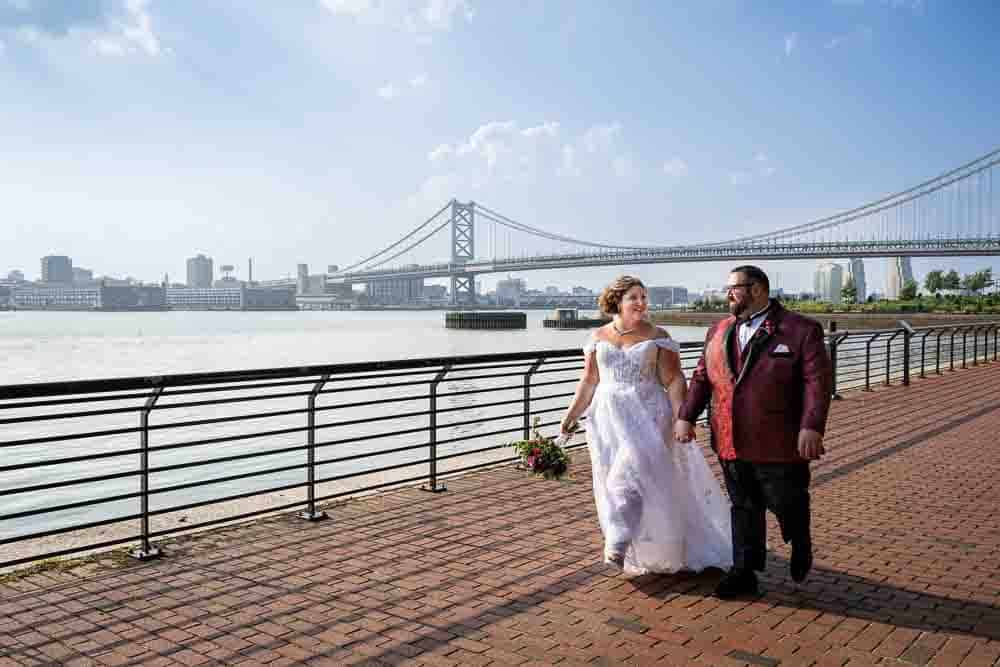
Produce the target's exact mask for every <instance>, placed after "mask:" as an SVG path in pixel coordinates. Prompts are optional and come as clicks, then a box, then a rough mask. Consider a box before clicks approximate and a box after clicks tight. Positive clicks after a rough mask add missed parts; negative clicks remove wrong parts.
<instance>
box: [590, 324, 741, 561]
mask: <svg viewBox="0 0 1000 667" xmlns="http://www.w3.org/2000/svg"><path fill="white" fill-rule="evenodd" d="M658 348H662V349H665V350H672V351H674V352H678V351H679V350H680V346H679V345H678V344H677V343H676V342H675V341H674V340H673V339H670V338H656V339H652V340H646V341H643V342H641V343H638V344H636V345H632V346H630V347H626V348H618V347H616V346H614V345H612V344H611V343H609V342H607V341H603V340H600V341H599V340H596V339H595V338H591V340H590V341H589V342H588V343H587V345H586V346H585V347H584V353H585V354H596V355H597V365H598V369H599V370H600V383H599V384H598V385H597V389H596V391H595V393H594V397H593V400H592V401H591V404H590V407H589V408H588V409H587V412H586V413H585V414H586V416H587V420H586V422H585V423H586V427H587V446H588V449H589V450H590V460H591V464H592V466H593V477H594V499H595V501H596V504H597V516H598V519H599V520H600V523H601V530H602V532H603V533H604V544H605V552H609V551H613V552H618V553H624V555H625V563H624V571H625V573H626V574H630V575H639V574H645V573H647V572H677V571H678V570H692V571H699V570H703V569H705V568H707V567H712V566H714V567H720V568H730V567H732V564H733V555H732V536H731V532H730V516H729V500H728V499H727V498H726V497H725V495H723V492H722V489H721V488H720V486H719V484H718V482H717V481H716V479H715V477H714V476H713V475H712V471H711V469H710V468H709V467H708V463H707V462H706V461H705V457H704V454H702V451H701V449H700V447H699V446H698V445H697V444H696V443H695V442H693V441H692V442H689V443H678V442H674V439H673V412H672V411H671V408H670V398H669V396H668V395H667V393H666V391H665V390H664V388H663V385H662V384H660V381H659V377H658V375H657V370H656V364H657V350H658Z"/></svg>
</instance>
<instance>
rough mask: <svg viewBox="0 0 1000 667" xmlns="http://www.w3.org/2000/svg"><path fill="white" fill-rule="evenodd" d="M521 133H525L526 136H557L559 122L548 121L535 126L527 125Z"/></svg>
mask: <svg viewBox="0 0 1000 667" xmlns="http://www.w3.org/2000/svg"><path fill="white" fill-rule="evenodd" d="M521 134H523V135H524V136H526V137H538V136H546V137H555V136H556V135H558V134H559V123H556V122H548V123H542V124H541V125H536V126H535V127H526V128H525V129H523V130H521Z"/></svg>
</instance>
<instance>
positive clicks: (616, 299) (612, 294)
mask: <svg viewBox="0 0 1000 667" xmlns="http://www.w3.org/2000/svg"><path fill="white" fill-rule="evenodd" d="M633 287H641V288H642V290H643V291H644V292H645V291H646V286H645V285H644V284H643V283H642V281H641V280H639V279H638V278H636V277H635V276H619V277H618V278H616V279H615V281H614V282H613V283H611V284H610V285H608V286H607V287H605V288H604V291H602V292H601V296H599V297H597V307H598V308H600V309H601V312H602V313H605V314H607V315H617V314H618V311H619V310H620V309H621V303H622V299H623V298H624V297H625V293H626V292H628V291H629V290H630V289H632V288H633Z"/></svg>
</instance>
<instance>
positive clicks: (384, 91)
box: [375, 82, 399, 100]
mask: <svg viewBox="0 0 1000 667" xmlns="http://www.w3.org/2000/svg"><path fill="white" fill-rule="evenodd" d="M375 93H376V94H377V95H378V96H379V97H381V98H382V99H383V100H393V99H396V98H397V97H399V89H398V88H396V86H395V84H393V83H391V82H390V83H387V84H385V85H384V86H382V87H381V88H379V89H378V90H376V91H375Z"/></svg>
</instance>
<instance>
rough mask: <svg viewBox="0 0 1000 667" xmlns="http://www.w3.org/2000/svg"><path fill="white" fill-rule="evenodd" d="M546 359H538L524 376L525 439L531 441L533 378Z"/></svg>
mask: <svg viewBox="0 0 1000 667" xmlns="http://www.w3.org/2000/svg"><path fill="white" fill-rule="evenodd" d="M544 361H545V359H538V360H536V361H535V363H533V364H531V368H529V369H528V372H527V373H525V374H524V439H525V440H530V439H531V376H532V375H534V374H535V371H537V370H538V367H539V366H541V365H542V363H543V362H544Z"/></svg>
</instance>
